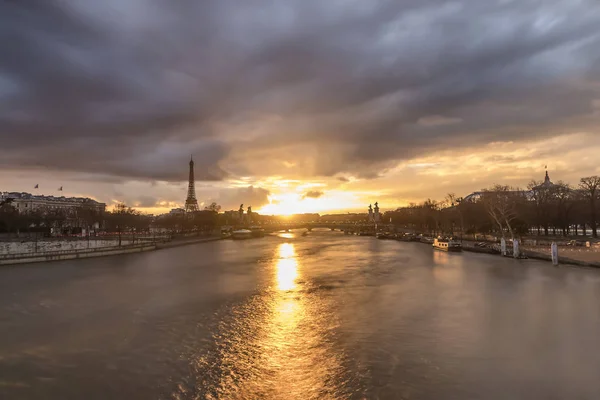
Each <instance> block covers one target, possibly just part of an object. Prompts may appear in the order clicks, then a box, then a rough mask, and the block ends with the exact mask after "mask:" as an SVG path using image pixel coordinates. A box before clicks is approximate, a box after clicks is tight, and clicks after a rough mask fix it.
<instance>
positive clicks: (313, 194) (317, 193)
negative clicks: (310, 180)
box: [302, 190, 325, 199]
mask: <svg viewBox="0 0 600 400" xmlns="http://www.w3.org/2000/svg"><path fill="white" fill-rule="evenodd" d="M324 194H325V192H323V191H321V190H310V191H308V192H306V193H304V194H303V195H302V198H303V199H306V198H311V199H318V198H319V197H321V196H323V195H324Z"/></svg>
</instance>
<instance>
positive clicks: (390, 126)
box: [0, 0, 600, 214]
mask: <svg viewBox="0 0 600 400" xmlns="http://www.w3.org/2000/svg"><path fill="white" fill-rule="evenodd" d="M0 54H2V57H0V191H27V192H32V193H38V194H47V195H65V196H89V197H93V198H95V199H97V200H100V201H103V202H106V203H107V204H108V205H109V206H110V205H112V204H115V203H116V202H125V203H127V204H128V205H131V206H135V207H137V208H139V209H140V210H142V211H145V212H150V213H161V212H165V211H168V210H170V209H171V208H174V207H180V206H182V205H183V203H184V201H185V196H186V192H187V175H188V164H187V163H188V161H189V157H190V155H193V157H194V161H195V162H196V168H195V173H196V192H197V193H196V194H197V198H198V200H199V203H200V204H201V206H203V205H207V204H210V203H211V202H213V201H214V202H217V203H219V204H221V205H222V206H223V209H225V210H227V209H237V208H238V207H239V205H240V204H242V203H243V204H244V205H245V206H248V205H250V206H252V209H253V210H254V211H259V212H261V213H265V214H290V213H301V212H319V213H329V212H349V211H365V210H366V208H367V206H368V204H370V203H374V202H376V201H378V202H379V205H380V207H381V208H382V209H383V210H386V209H394V208H396V207H398V206H402V205H406V204H408V203H410V202H419V201H422V200H424V199H427V198H433V199H442V198H444V196H445V195H446V194H447V193H449V192H453V193H456V194H458V195H459V196H460V195H467V194H469V193H471V192H473V191H477V190H480V189H482V188H484V187H489V186H491V185H493V184H495V183H502V184H508V185H511V186H521V187H524V186H526V185H527V183H528V182H529V181H530V180H532V179H537V180H539V179H543V177H544V169H545V166H548V170H549V172H550V175H551V178H552V179H553V180H554V181H558V180H563V181H566V182H569V183H572V184H576V183H577V182H578V180H579V178H581V177H583V176H590V175H599V174H600V161H599V160H600V156H599V155H600V133H599V132H598V130H599V127H600V124H599V122H600V2H598V1H597V0H564V1H563V0H514V1H513V0H457V1H434V0H389V1H388V0H379V1H378V0H372V1H368V2H367V1H362V0H328V1H323V0H302V1H298V0H295V1H292V0H276V1H275V0H244V1H242V0H238V1H233V0H212V1H209V0H171V1H166V0H128V1H122V0H104V1H95V0H60V1H59V0H54V1H53V0H19V1H2V2H0ZM36 184H39V189H34V186H35V185H36ZM60 186H63V188H64V190H63V191H62V192H59V191H57V188H58V187H60Z"/></svg>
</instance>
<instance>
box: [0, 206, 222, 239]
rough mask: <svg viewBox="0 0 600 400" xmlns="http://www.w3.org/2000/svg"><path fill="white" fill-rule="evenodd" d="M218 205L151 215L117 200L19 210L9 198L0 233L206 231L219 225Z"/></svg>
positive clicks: (0, 212) (0, 219) (2, 210)
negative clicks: (105, 207)
mask: <svg viewBox="0 0 600 400" xmlns="http://www.w3.org/2000/svg"><path fill="white" fill-rule="evenodd" d="M220 208H221V207H220V206H219V205H217V204H216V203H213V204H211V205H209V206H207V207H206V208H205V209H204V210H202V211H198V212H194V213H187V214H165V215H161V216H157V217H154V216H151V215H148V214H144V213H142V212H140V211H139V210H136V209H135V208H133V207H129V206H127V205H126V204H123V203H119V204H117V205H115V207H114V208H113V210H112V211H100V210H97V209H95V208H92V207H86V206H81V207H72V208H50V207H39V208H36V209H34V210H30V211H27V212H19V210H17V208H15V207H14V204H13V202H12V201H11V200H10V199H7V200H4V201H2V202H0V232H1V233H5V234H9V236H10V235H11V234H17V235H19V234H22V233H26V234H33V233H35V234H36V235H37V234H41V235H43V236H49V235H57V234H58V235H62V234H80V233H82V232H84V230H85V232H86V235H90V234H91V235H94V234H96V233H97V232H98V231H102V232H109V233H115V234H116V235H118V237H119V238H121V236H122V235H135V234H136V233H148V232H150V231H151V228H157V229H162V230H164V231H166V232H168V233H185V232H210V231H212V230H214V229H215V228H216V227H217V226H218V224H219V221H218V220H219V216H218V211H219V210H220Z"/></svg>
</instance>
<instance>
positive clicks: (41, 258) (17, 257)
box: [0, 243, 157, 266]
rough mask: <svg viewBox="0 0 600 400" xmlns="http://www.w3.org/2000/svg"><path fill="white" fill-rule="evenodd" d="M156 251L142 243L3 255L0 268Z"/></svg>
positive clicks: (151, 246)
mask: <svg viewBox="0 0 600 400" xmlns="http://www.w3.org/2000/svg"><path fill="white" fill-rule="evenodd" d="M156 249H157V247H156V244H154V243H142V244H137V245H128V246H118V247H105V248H91V249H80V250H62V251H47V252H37V253H32V254H5V255H2V256H1V257H0V266H2V265H15V264H32V263H40V262H50V261H64V260H74V259H83V258H94V257H106V256H115V255H121V254H130V253H140V252H145V251H152V250H156Z"/></svg>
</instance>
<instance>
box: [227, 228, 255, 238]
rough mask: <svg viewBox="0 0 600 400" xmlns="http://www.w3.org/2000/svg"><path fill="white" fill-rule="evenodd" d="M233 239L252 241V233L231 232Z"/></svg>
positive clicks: (242, 230) (245, 230)
mask: <svg viewBox="0 0 600 400" xmlns="http://www.w3.org/2000/svg"><path fill="white" fill-rule="evenodd" d="M231 238H232V239H250V238H252V231H251V230H249V229H240V230H237V231H233V232H231Z"/></svg>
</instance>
